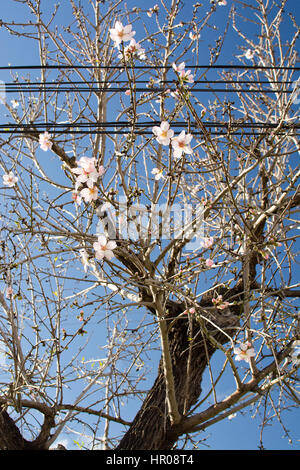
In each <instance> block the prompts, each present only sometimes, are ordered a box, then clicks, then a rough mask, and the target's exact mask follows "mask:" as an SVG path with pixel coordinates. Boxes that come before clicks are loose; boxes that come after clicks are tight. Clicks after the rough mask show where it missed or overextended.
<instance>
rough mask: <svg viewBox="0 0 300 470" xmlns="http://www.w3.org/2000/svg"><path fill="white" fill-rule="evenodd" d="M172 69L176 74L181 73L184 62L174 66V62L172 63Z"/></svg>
mask: <svg viewBox="0 0 300 470" xmlns="http://www.w3.org/2000/svg"><path fill="white" fill-rule="evenodd" d="M172 67H173V69H174V70H175V72H178V73H180V72H183V71H184V69H185V62H181V64H179V65H176V64H175V62H173V64H172Z"/></svg>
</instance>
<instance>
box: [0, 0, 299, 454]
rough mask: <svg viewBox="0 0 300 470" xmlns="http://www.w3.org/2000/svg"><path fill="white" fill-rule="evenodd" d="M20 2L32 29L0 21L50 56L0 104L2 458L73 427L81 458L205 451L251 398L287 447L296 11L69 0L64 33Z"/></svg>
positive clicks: (52, 19) (295, 330)
mask: <svg viewBox="0 0 300 470" xmlns="http://www.w3.org/2000/svg"><path fill="white" fill-rule="evenodd" d="M16 3H18V4H19V5H22V8H23V7H24V8H25V7H27V8H28V12H31V13H33V15H34V17H35V21H32V20H30V21H29V20H28V21H25V20H24V23H23V24H18V23H17V22H8V21H5V19H4V20H3V23H2V26H3V27H5V28H6V30H7V32H8V33H10V34H12V35H15V36H17V38H18V40H19V41H20V45H21V47H23V46H22V44H23V42H24V41H25V40H28V41H30V42H31V43H32V41H33V42H34V43H35V44H36V45H37V50H38V54H39V59H40V65H39V66H38V67H37V68H35V69H34V70H31V71H30V73H28V75H26V74H27V72H26V71H25V72H24V71H21V72H19V71H18V70H16V69H13V70H12V71H11V74H12V76H11V82H10V83H7V84H6V96H5V100H3V106H2V108H3V110H5V111H3V115H4V114H5V113H6V114H5V120H6V121H4V122H5V125H4V124H3V125H2V126H1V127H2V129H1V130H2V137H1V153H0V166H1V176H2V178H3V179H2V188H1V194H2V202H1V249H2V262H1V276H2V286H1V292H0V303H1V320H0V345H1V350H2V356H1V357H2V362H1V364H2V366H1V367H2V370H1V379H0V380H1V393H0V406H1V413H0V448H1V449H2V450H6V449H7V450H16V449H18V450H23V449H32V450H41V449H43V450H47V449H49V448H50V446H53V445H56V444H54V443H57V442H59V439H60V438H61V436H62V433H71V435H72V439H73V440H74V441H76V442H77V443H78V445H79V446H81V447H82V448H89V449H99V448H101V449H116V450H125V449H128V450H138V449H150V450H156V449H159V450H167V449H174V448H176V447H177V448H182V447H187V448H201V442H200V443H199V441H201V439H202V438H203V431H205V430H206V429H209V428H210V426H212V425H214V424H215V423H216V422H218V421H220V420H223V419H225V418H228V416H231V415H234V414H235V413H238V412H240V411H242V410H249V409H250V408H251V407H252V408H251V409H253V407H254V409H257V410H258V411H261V410H262V411H263V419H262V429H264V427H265V426H266V425H269V424H270V423H271V422H273V418H274V416H275V417H276V419H278V420H279V422H280V423H281V425H282V426H283V429H284V430H285V432H286V434H287V436H288V432H287V430H286V428H285V424H284V413H283V411H285V410H287V409H293V408H294V407H295V406H296V405H297V404H298V403H299V396H298V395H297V393H298V392H297V389H296V385H297V378H296V371H297V368H298V366H299V360H298V353H299V344H300V343H299V339H300V338H299V314H298V312H297V308H298V302H297V301H298V298H299V294H300V290H299V283H298V282H297V260H296V255H297V252H296V244H297V237H298V233H297V228H298V227H297V208H298V205H299V201H300V193H299V188H298V177H299V166H298V159H299V144H298V140H297V129H298V126H297V118H298V115H299V106H298V90H297V82H296V79H297V76H296V73H295V71H296V69H295V66H296V64H297V53H296V50H297V49H296V40H297V37H298V34H299V28H298V27H297V25H296V23H295V20H294V18H293V17H292V16H288V14H287V10H285V9H288V6H289V2H288V1H283V2H282V4H281V6H280V7H278V6H274V5H273V4H271V2H269V1H268V0H255V2H232V3H233V5H232V7H231V8H229V6H228V5H226V2H225V1H220V0H219V1H217V0H214V1H212V2H211V3H210V5H209V7H207V6H204V7H203V6H202V5H200V4H199V3H196V4H195V5H193V8H192V9H191V7H190V4H189V5H188V8H186V7H187V4H186V3H185V2H181V1H179V0H168V1H162V0H161V2H159V3H158V4H156V5H152V4H151V7H149V8H148V9H147V10H143V9H141V8H139V7H132V6H129V5H127V6H126V5H125V3H124V2H122V1H113V2H100V1H98V0H94V1H91V2H89V4H88V5H87V4H86V3H85V4H84V5H83V4H81V2H80V1H78V2H76V1H75V0H70V1H69V5H68V8H69V9H70V11H69V10H68V12H69V14H70V15H71V20H70V25H69V26H66V25H64V27H63V28H62V27H61V25H60V21H61V20H59V14H60V9H59V7H58V6H54V7H51V10H50V11H47V10H46V8H49V5H47V7H46V2H45V1H43V0H23V1H20V0H18V1H17V0H16ZM188 3H189V2H188ZM127 8H128V9H127ZM220 9H222V12H224V11H225V12H226V15H227V16H228V17H227V18H226V21H225V22H224V25H223V26H221V28H223V29H222V30H221V31H218V30H217V27H216V26H215V24H216V22H217V21H219V20H218V18H220V17H219V16H218V15H220ZM30 18H32V16H30ZM245 19H246V20H247V21H248V22H251V24H252V26H253V30H255V33H256V35H254V34H253V35H251V36H249V35H247V34H245V33H244V30H245V29H244V27H243V21H244V20H245ZM220 24H221V23H220ZM286 24H288V25H289V37H288V38H287V37H286V33H284V34H282V26H283V25H284V26H285V25H286ZM214 30H215V32H216V37H215V43H214V45H213V46H210V45H209V44H207V42H206V40H205V38H206V35H208V34H209V33H210V32H211V31H214ZM232 30H233V31H234V34H235V36H234V37H235V38H236V41H238V42H237V43H238V49H237V51H233V54H234V55H233V56H232V57H231V58H230V59H228V50H227V49H226V38H227V34H229V33H228V32H229V31H232ZM285 31H286V30H285ZM230 34H232V33H230ZM287 40H288V42H286V41H287ZM223 55H225V57H226V58H225V59H222V57H223ZM203 57H205V58H206V65H205V67H204V66H203ZM222 60H223V61H222ZM229 61H230V63H229ZM225 62H227V63H228V64H229V65H228V66H227V67H223V66H222V64H224V63H225ZM188 64H190V65H188ZM232 64H233V65H234V66H232ZM219 66H220V68H218V67H219ZM37 74H38V75H39V78H38V80H36V76H37ZM201 87H202V88H204V89H205V90H206V91H205V93H204V94H203V93H202V94H201V93H199V89H201ZM12 91H13V92H15V95H14V99H10V93H11V92H12ZM204 377H205V387H204V386H203V378H204ZM225 387H226V390H228V389H229V388H230V389H231V391H230V393H229V394H228V395H226V396H225V397H224V388H225ZM202 388H203V390H202ZM262 434H263V433H262ZM74 436H75V437H74ZM261 446H263V441H262V437H261Z"/></svg>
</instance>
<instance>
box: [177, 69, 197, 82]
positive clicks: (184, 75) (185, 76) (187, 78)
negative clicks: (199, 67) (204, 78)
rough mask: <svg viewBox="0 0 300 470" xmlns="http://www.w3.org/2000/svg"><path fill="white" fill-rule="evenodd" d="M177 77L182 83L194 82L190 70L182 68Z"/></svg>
mask: <svg viewBox="0 0 300 470" xmlns="http://www.w3.org/2000/svg"><path fill="white" fill-rule="evenodd" d="M179 78H180V80H181V81H182V82H183V83H194V76H193V75H192V74H191V71H190V70H187V71H185V70H182V71H181V72H180V73H179Z"/></svg>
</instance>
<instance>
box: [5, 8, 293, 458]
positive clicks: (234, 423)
mask: <svg viewBox="0 0 300 470" xmlns="http://www.w3.org/2000/svg"><path fill="white" fill-rule="evenodd" d="M44 3H45V5H46V2H44ZM67 3H68V2H67V1H66V0H63V1H62V2H61V5H62V8H61V14H60V16H59V18H60V20H61V21H62V23H63V21H64V18H68V17H69V14H70V10H69V8H67V7H66V4H67ZM126 3H127V4H128V6H129V7H130V6H141V4H142V5H143V7H144V8H148V7H151V6H153V4H154V3H155V2H152V1H144V2H140V1H138V0H136V1H132V0H128V1H127V2H126ZM202 3H204V4H205V3H207V4H208V1H207V0H203V2H202ZM186 4H187V6H186V7H187V8H188V4H189V2H188V1H187V2H186ZM230 5H231V2H230V0H228V5H227V6H226V7H220V11H219V12H218V15H217V23H216V25H217V26H218V27H219V28H220V30H223V28H224V27H225V24H226V14H224V13H225V12H226V11H227V10H228V8H229V7H230ZM287 10H289V11H291V12H292V13H293V14H294V15H295V17H296V18H298V22H299V19H300V8H299V2H298V0H290V1H289V2H288V7H287ZM25 11H27V9H25V8H24V7H23V5H22V4H20V3H15V2H13V1H12V0H5V6H4V7H3V8H2V13H1V15H2V19H3V21H6V20H14V21H15V22H18V21H20V22H24V21H26V19H29V20H30V16H29V17H28V16H24V12H25ZM183 19H184V17H183ZM146 22H147V24H148V25H149V27H150V25H151V21H150V19H147V18H146ZM244 28H245V29H244V32H245V33H246V34H252V28H253V26H252V25H251V24H248V23H245V25H244ZM283 28H284V29H283V31H284V34H286V35H287V37H288V33H289V27H288V25H283ZM285 28H286V29H285ZM214 37H215V32H214V31H211V35H207V36H206V37H205V40H203V43H202V44H203V64H206V63H207V60H208V57H209V53H208V48H207V43H209V42H210V41H212V39H213V38H214ZM0 43H1V44H2V47H1V48H0V66H6V65H8V64H10V65H27V64H31V65H35V64H38V53H37V52H35V49H34V47H35V45H34V44H33V41H32V44H31V46H30V45H29V41H28V42H24V41H23V40H20V38H18V37H17V36H9V35H8V33H7V31H6V30H5V29H4V28H3V27H2V28H0ZM33 46H34V47H33ZM238 51H239V49H238V42H237V37H236V34H235V33H234V31H233V30H232V29H229V33H228V35H227V38H226V41H225V46H224V54H223V60H222V61H221V63H222V64H225V63H226V61H228V62H229V61H230V62H231V61H232V60H233V59H232V54H234V53H237V52H238ZM190 65H192V64H190ZM24 74H25V71H24ZM19 75H20V76H21V75H22V72H20V73H19ZM33 76H34V72H33ZM36 76H38V72H37V73H36ZM0 80H2V81H3V82H6V81H10V78H9V73H8V72H4V71H2V75H1V76H0ZM12 98H14V96H8V97H7V99H9V100H10V99H12ZM0 121H1V122H3V121H4V122H5V116H4V115H3V113H1V112H0ZM154 370H155V368H154ZM208 380H209V379H208ZM150 381H151V379H150ZM203 386H204V388H205V380H204V383H203ZM222 393H224V394H225V393H226V390H221V391H220V394H222ZM283 416H284V417H285V421H284V423H285V426H286V428H287V429H289V430H290V431H291V436H292V437H293V446H291V445H290V444H289V443H288V441H287V440H286V439H284V431H283V429H282V427H281V426H280V425H279V424H278V422H277V420H276V418H275V419H274V425H273V426H272V427H267V428H266V429H265V431H264V439H263V443H264V446H265V448H266V449H269V450H270V449H277V450H280V449H300V432H299V422H300V413H299V410H295V411H294V412H287V413H284V415H283ZM260 422H261V420H260V418H259V416H255V417H253V418H250V419H249V416H248V415H247V411H246V412H244V413H243V414H241V413H239V414H238V415H237V416H236V417H235V418H234V419H232V420H228V419H225V420H223V421H221V422H220V423H218V424H215V425H214V426H213V427H212V428H209V429H208V431H207V433H206V434H205V435H209V438H208V439H207V441H206V444H207V445H209V447H205V446H204V447H200V448H203V449H206V448H207V449H216V450H217V449H226V450H231V449H233V450H239V449H253V450H256V449H258V446H259V433H260V428H259V425H260ZM203 437H204V435H203ZM64 439H69V438H68V436H62V438H61V439H60V440H64ZM74 448H76V446H74Z"/></svg>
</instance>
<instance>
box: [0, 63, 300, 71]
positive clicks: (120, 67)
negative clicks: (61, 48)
mask: <svg viewBox="0 0 300 470" xmlns="http://www.w3.org/2000/svg"><path fill="white" fill-rule="evenodd" d="M186 67H187V68H189V69H193V70H195V69H233V70H234V69H237V70H238V69H241V70H245V69H246V70H300V67H288V66H271V65H270V66H264V65H216V64H215V65H186ZM130 68H131V67H130V66H129V67H128V69H130ZM172 68H173V67H172V66H171V65H154V66H153V65H135V66H134V69H138V70H145V69H149V70H160V69H172ZM24 69H28V70H61V69H66V70H68V69H74V70H83V69H85V70H86V69H103V70H105V69H108V70H110V69H116V70H123V69H125V65H8V66H0V70H24Z"/></svg>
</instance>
